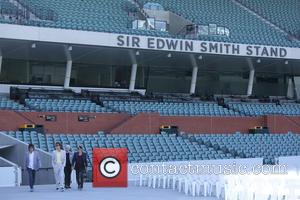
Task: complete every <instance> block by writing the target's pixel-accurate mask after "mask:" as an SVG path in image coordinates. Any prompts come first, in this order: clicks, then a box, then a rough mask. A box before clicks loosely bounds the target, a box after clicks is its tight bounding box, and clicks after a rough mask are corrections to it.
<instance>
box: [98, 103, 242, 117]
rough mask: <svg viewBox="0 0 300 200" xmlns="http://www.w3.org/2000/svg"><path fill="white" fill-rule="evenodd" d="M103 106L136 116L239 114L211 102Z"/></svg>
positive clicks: (114, 104) (108, 104) (113, 104)
mask: <svg viewBox="0 0 300 200" xmlns="http://www.w3.org/2000/svg"><path fill="white" fill-rule="evenodd" d="M103 104H104V106H106V107H108V108H111V109H113V110H115V111H119V112H127V113H130V114H136V113H139V112H156V113H160V114H161V115H184V116H199V115H213V116H224V115H226V116H239V115H240V114H239V113H237V112H234V111H232V110H228V109H226V108H223V107H222V106H219V105H218V104H216V103H211V102H208V103H206V102H194V103H182V102H179V103H176V102H154V101H104V102H103Z"/></svg>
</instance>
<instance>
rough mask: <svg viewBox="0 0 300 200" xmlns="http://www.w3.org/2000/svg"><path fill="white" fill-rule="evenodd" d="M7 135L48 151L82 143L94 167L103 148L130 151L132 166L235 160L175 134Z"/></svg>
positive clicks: (25, 133)
mask: <svg viewBox="0 0 300 200" xmlns="http://www.w3.org/2000/svg"><path fill="white" fill-rule="evenodd" d="M6 134H8V135H10V136H12V137H15V138H17V139H18V140H21V141H24V142H26V143H33V144H34V145H36V146H37V147H38V148H41V149H43V150H45V151H49V152H51V151H53V150H54V146H55V142H61V143H62V144H63V146H65V145H67V144H69V145H71V147H72V149H73V150H76V149H77V146H78V145H79V144H82V145H83V146H84V149H85V151H86V152H87V153H88V157H89V159H88V160H89V166H91V164H92V149H93V148H95V147H102V148H120V147H124V148H128V152H129V153H128V154H129V155H128V161H129V162H130V163H140V162H158V161H175V160H209V159H210V160H214V159H228V158H234V157H233V156H232V155H231V154H230V153H227V154H224V153H223V152H222V151H220V150H219V151H218V150H216V149H214V148H213V147H208V146H206V145H199V144H198V143H197V142H196V141H191V140H190V139H189V138H183V137H180V136H179V137H178V136H175V135H172V136H171V135H158V134H151V135H149V134H137V135H132V134H118V135H107V134H104V133H102V132H99V133H98V134H79V135H78V134H47V135H44V134H41V133H37V132H35V131H32V132H28V131H24V132H21V131H17V132H14V131H9V132H6Z"/></svg>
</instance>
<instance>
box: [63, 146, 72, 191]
mask: <svg viewBox="0 0 300 200" xmlns="http://www.w3.org/2000/svg"><path fill="white" fill-rule="evenodd" d="M72 160H73V152H72V150H71V146H70V145H66V166H65V169H64V171H65V188H66V189H71V173H72Z"/></svg>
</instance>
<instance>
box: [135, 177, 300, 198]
mask: <svg viewBox="0 0 300 200" xmlns="http://www.w3.org/2000/svg"><path fill="white" fill-rule="evenodd" d="M296 177H297V178H290V177H288V176H284V175H282V176H280V175H277V176H276V175H274V176H272V175H243V176H242V175H230V176H216V175H140V176H139V178H137V179H136V181H135V185H136V186H140V187H149V188H162V189H172V190H174V191H178V192H181V193H184V194H186V195H189V196H193V197H199V196H203V197H216V198H217V199H220V200H221V199H222V200H223V199H224V200H297V199H299V200H300V177H299V176H296Z"/></svg>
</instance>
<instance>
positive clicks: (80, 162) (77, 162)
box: [72, 145, 87, 190]
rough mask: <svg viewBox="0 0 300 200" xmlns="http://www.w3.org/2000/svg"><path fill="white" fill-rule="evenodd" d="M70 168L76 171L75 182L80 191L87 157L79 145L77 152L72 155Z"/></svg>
mask: <svg viewBox="0 0 300 200" xmlns="http://www.w3.org/2000/svg"><path fill="white" fill-rule="evenodd" d="M72 166H73V167H74V169H75V171H76V181H77V184H78V189H79V190H82V188H83V182H84V176H85V174H86V170H87V155H86V153H84V152H83V148H82V146H81V145H79V146H78V152H76V153H74V156H73V161H72Z"/></svg>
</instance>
